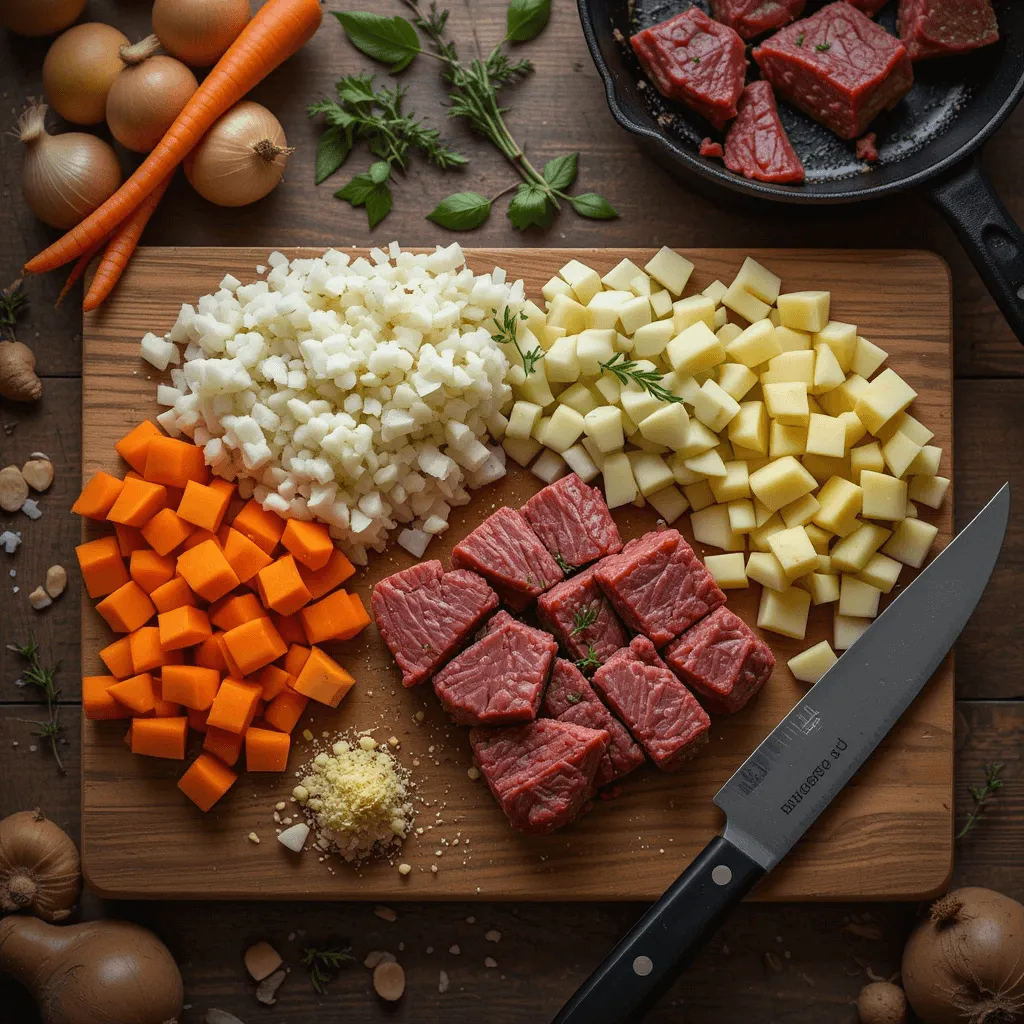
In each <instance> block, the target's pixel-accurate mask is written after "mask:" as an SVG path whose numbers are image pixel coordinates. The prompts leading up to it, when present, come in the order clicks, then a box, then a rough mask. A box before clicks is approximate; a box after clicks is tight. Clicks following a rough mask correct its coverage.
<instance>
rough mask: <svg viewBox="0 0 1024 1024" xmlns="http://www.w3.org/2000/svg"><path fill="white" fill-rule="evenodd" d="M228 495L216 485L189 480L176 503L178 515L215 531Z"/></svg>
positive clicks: (219, 522) (224, 508)
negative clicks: (178, 501)
mask: <svg viewBox="0 0 1024 1024" xmlns="http://www.w3.org/2000/svg"><path fill="white" fill-rule="evenodd" d="M230 500H231V498H230V496H229V495H227V494H224V493H223V492H222V491H221V490H219V489H218V488H216V487H208V486H206V484H200V483H196V482H195V480H189V482H188V483H187V484H186V485H185V493H184V494H183V495H182V496H181V503H180V504H179V505H178V515H179V516H181V518H182V519H184V520H185V522H187V523H192V524H193V525H194V526H200V527H202V528H203V529H204V530H210V531H211V532H213V533H216V532H217V530H219V529H220V524H221V520H222V519H223V518H224V513H225V512H227V510H228V502H229V501H230Z"/></svg>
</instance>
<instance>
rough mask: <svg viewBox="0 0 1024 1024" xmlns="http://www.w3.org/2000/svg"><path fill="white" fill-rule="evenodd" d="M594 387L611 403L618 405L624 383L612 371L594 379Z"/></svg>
mask: <svg viewBox="0 0 1024 1024" xmlns="http://www.w3.org/2000/svg"><path fill="white" fill-rule="evenodd" d="M594 387H595V389H596V390H597V391H598V393H599V394H600V395H601V396H602V397H603V398H604V400H605V401H606V402H607V403H608V404H609V405H616V404H618V401H619V395H621V394H622V384H621V383H620V382H619V379H618V377H616V376H614V375H613V374H611V373H603V374H601V376H600V377H598V378H597V380H596V381H594Z"/></svg>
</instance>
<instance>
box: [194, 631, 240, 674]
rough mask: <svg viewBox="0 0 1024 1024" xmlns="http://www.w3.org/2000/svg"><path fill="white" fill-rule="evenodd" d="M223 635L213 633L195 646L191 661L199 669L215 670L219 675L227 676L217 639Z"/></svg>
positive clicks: (226, 666) (225, 664) (225, 665)
mask: <svg viewBox="0 0 1024 1024" xmlns="http://www.w3.org/2000/svg"><path fill="white" fill-rule="evenodd" d="M223 635H224V634H223V633H214V634H212V635H211V636H208V637H207V638H206V639H205V640H204V641H203V642H202V643H201V644H199V645H197V647H196V649H195V651H193V653H192V661H193V662H194V663H195V664H196V665H199V666H200V668H215V669H216V670H217V671H218V672H219V673H220V674H221V675H229V674H232V673H229V671H228V663H227V662H226V661H225V660H224V654H223V652H222V650H221V645H220V640H219V637H221V636H223Z"/></svg>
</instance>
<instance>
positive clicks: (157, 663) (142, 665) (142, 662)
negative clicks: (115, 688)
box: [128, 626, 182, 673]
mask: <svg viewBox="0 0 1024 1024" xmlns="http://www.w3.org/2000/svg"><path fill="white" fill-rule="evenodd" d="M128 646H129V649H130V650H131V655H132V670H133V672H135V673H138V672H151V671H152V670H153V669H155V668H160V667H161V666H162V665H170V664H173V663H174V662H175V661H178V662H180V661H182V656H181V654H180V652H178V651H165V650H164V649H163V648H162V647H161V646H160V630H159V629H158V628H157V627H156V626H142V627H141V628H140V629H137V630H135V631H134V632H133V633H129V634H128Z"/></svg>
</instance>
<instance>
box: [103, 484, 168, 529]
mask: <svg viewBox="0 0 1024 1024" xmlns="http://www.w3.org/2000/svg"><path fill="white" fill-rule="evenodd" d="M166 504H167V488H166V487H164V486H163V485H162V484H154V483H151V482H150V481H148V480H138V479H136V478H134V477H127V478H126V479H125V482H124V487H122V488H121V493H120V494H119V495H118V496H117V501H115V502H114V504H113V505H112V506H111V508H110V511H109V512H108V513H107V520H108V521H109V522H111V523H120V524H121V525H122V526H136V527H138V526H145V525H146V523H148V522H149V521H150V519H152V518H153V516H155V515H156V514H157V512H159V511H160V509H162V508H164V506H166Z"/></svg>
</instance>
